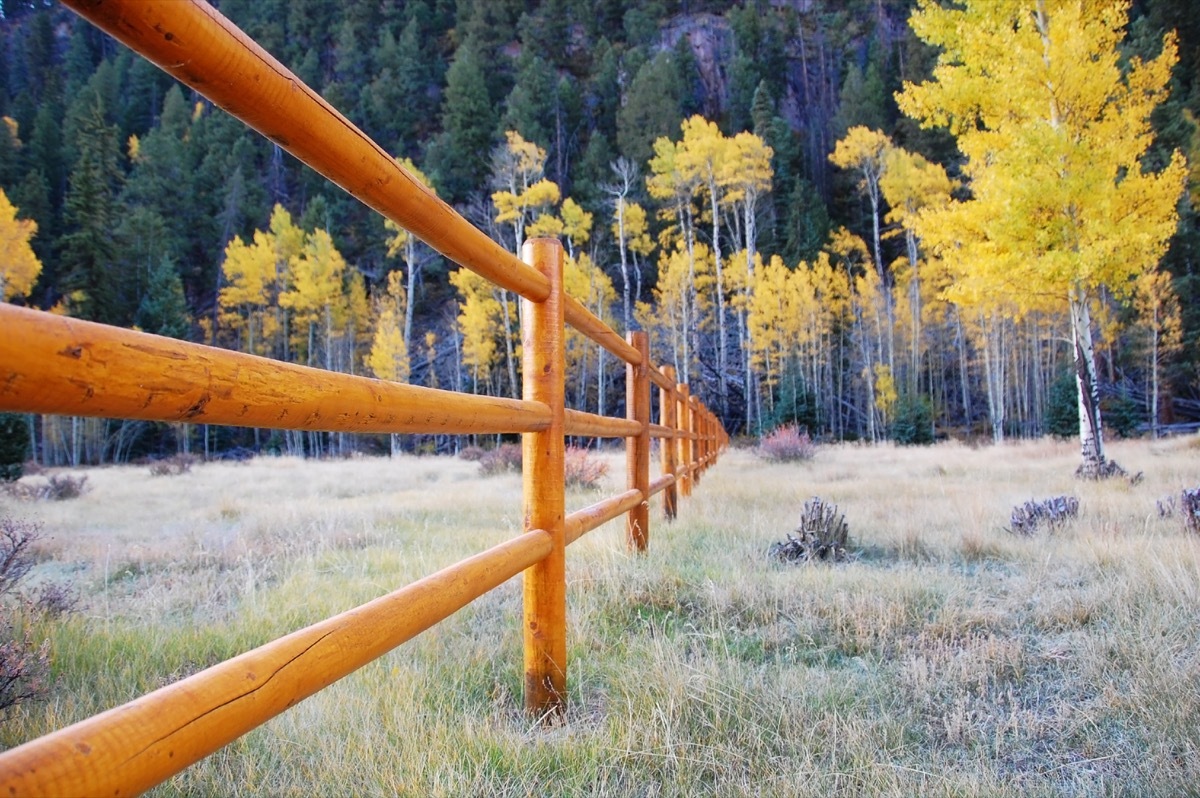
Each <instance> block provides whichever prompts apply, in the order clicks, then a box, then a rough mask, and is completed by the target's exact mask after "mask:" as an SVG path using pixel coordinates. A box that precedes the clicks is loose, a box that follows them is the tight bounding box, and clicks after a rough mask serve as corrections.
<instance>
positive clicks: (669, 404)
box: [658, 366, 679, 521]
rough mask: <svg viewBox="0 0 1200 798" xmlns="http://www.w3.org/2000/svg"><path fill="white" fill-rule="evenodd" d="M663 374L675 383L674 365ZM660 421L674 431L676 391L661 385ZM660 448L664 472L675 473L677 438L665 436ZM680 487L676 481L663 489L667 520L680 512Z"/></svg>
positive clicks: (659, 393)
mask: <svg viewBox="0 0 1200 798" xmlns="http://www.w3.org/2000/svg"><path fill="white" fill-rule="evenodd" d="M662 373H663V376H664V377H666V378H667V382H668V383H670V384H671V385H674V384H675V369H674V367H672V366H663V367H662ZM658 423H659V424H660V425H661V426H664V427H666V428H667V429H669V430H671V431H672V432H674V430H675V391H674V390H672V389H671V388H663V387H661V386H660V387H659V389H658ZM658 445H659V450H660V452H661V454H662V472H663V473H664V474H674V473H675V450H676V447H677V446H678V444H677V443H676V439H675V438H663V439H662V440H660V441H659V443H658ZM678 508H679V489H678V488H677V487H676V484H675V483H671V484H670V485H668V486H667V488H666V490H664V491H663V514H664V515H665V516H666V517H667V520H668V521H670V520H674V519H675V516H676V515H677V514H678V512H679V509H678Z"/></svg>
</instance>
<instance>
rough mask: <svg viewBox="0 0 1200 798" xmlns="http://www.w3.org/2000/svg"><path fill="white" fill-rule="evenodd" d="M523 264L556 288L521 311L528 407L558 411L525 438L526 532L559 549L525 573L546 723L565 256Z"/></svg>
mask: <svg viewBox="0 0 1200 798" xmlns="http://www.w3.org/2000/svg"><path fill="white" fill-rule="evenodd" d="M523 256H524V258H525V261H526V262H527V263H529V264H530V265H531V266H533V267H534V268H535V269H536V270H537V271H538V272H539V273H541V274H542V275H544V276H545V277H546V279H547V280H548V281H549V283H550V296H549V297H547V298H546V300H545V301H544V302H532V301H529V300H524V302H523V304H522V308H521V311H522V312H521V369H522V373H523V378H522V379H523V388H522V390H523V395H524V398H525V400H526V401H528V402H536V403H539V404H544V405H547V406H548V407H550V408H552V411H551V418H550V426H549V427H548V428H547V429H546V430H544V431H541V432H527V433H525V434H524V435H523V436H522V437H521V446H522V474H523V477H522V495H523V502H522V505H523V513H524V518H525V529H527V530H528V529H544V530H546V531H547V532H549V533H550V538H551V540H552V541H553V546H552V547H551V549H550V552H549V553H548V554H547V555H546V557H545V558H544V559H542V560H541V561H540V562H538V563H536V564H534V565H533V566H531V567H530V568H529V569H528V570H526V571H525V584H524V611H523V612H524V639H525V709H526V711H527V712H528V713H529V714H531V715H533V716H534V717H537V718H540V719H542V720H543V721H544V722H547V723H555V722H558V721H560V720H561V719H562V718H563V717H564V716H565V715H566V710H567V581H566V580H567V577H566V541H565V538H564V532H563V524H564V520H565V518H566V510H565V499H564V495H563V493H564V485H563V464H564V446H563V428H564V421H565V413H564V410H563V400H564V372H565V371H566V356H565V335H564V332H563V321H564V320H563V302H562V296H563V293H562V292H563V288H562V274H563V251H562V244H560V243H559V241H558V239H556V238H536V239H532V240H529V241H526V242H525V247H524V250H523Z"/></svg>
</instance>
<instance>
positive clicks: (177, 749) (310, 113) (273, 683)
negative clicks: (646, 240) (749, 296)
mask: <svg viewBox="0 0 1200 798" xmlns="http://www.w3.org/2000/svg"><path fill="white" fill-rule="evenodd" d="M64 2H65V3H66V5H68V6H70V7H71V8H72V9H73V10H75V11H76V12H77V13H78V14H80V15H81V16H83V17H84V18H86V19H88V20H89V21H91V22H92V23H93V24H95V25H97V26H98V27H100V28H101V29H103V30H104V31H106V32H107V33H109V34H110V35H112V36H113V37H115V38H116V39H118V40H119V41H121V42H123V43H124V44H126V45H127V46H129V47H130V48H131V49H133V50H135V51H137V52H139V53H141V54H142V55H144V56H145V57H146V58H148V59H150V60H151V61H153V62H154V63H155V64H157V65H158V66H159V67H161V68H162V69H164V70H165V71H167V72H168V73H170V74H171V75H173V76H174V77H176V78H177V79H179V80H180V81H182V82H183V83H185V84H187V85H189V86H191V87H192V88H193V89H195V90H196V91H198V92H200V93H201V94H203V95H205V96H206V97H208V98H209V99H211V100H212V101H213V102H214V103H216V104H217V105H219V106H221V107H222V108H224V109H225V110H226V111H228V112H229V113H231V114H233V115H234V116H236V117H238V118H240V119H241V120H242V121H244V122H245V123H246V124H247V125H249V126H250V127H252V128H254V129H255V130H258V131H259V132H260V133H262V134H263V135H265V136H267V137H268V138H270V139H271V140H272V141H274V142H276V143H277V144H279V145H280V146H281V147H283V148H285V149H287V150H289V151H290V152H291V153H292V154H293V155H295V156H296V157H298V158H300V159H301V160H302V161H304V162H305V163H307V164H308V165H309V166H311V167H312V168H314V169H315V170H317V171H318V172H320V173H322V174H323V175H325V176H326V177H327V178H329V179H330V180H332V181H333V182H335V183H337V184H338V185H340V186H341V187H342V188H344V189H345V190H346V191H348V192H350V193H351V194H352V195H354V196H355V197H358V198H359V199H360V200H362V201H363V202H365V203H366V204H367V205H369V206H371V207H372V208H374V209H375V210H377V211H379V212H380V213H382V214H383V215H384V216H386V217H387V218H389V219H391V220H393V221H395V222H397V223H398V224H400V225H401V226H403V227H405V228H407V229H408V230H410V231H412V232H413V233H414V234H416V235H417V236H418V237H420V238H421V239H423V240H424V241H426V242H427V243H428V244H430V245H431V246H432V247H434V248H435V249H437V250H438V251H439V252H441V253H442V254H443V255H445V256H446V257H448V258H449V259H451V260H452V261H454V262H456V263H458V264H460V265H462V266H465V267H466V268H469V269H471V270H473V271H475V272H477V273H478V274H480V275H482V276H484V277H486V278H488V279H489V280H490V281H491V282H493V283H494V284H495V285H497V286H499V287H501V288H504V289H506V290H510V291H513V292H515V293H517V294H519V295H520V296H521V297H522V313H521V317H522V328H521V336H522V352H523V354H522V358H523V359H522V372H523V375H524V377H523V397H522V399H520V400H515V399H503V398H494V397H483V396H474V395H465V394H458V393H454V392H448V391H440V390H435V389H431V388H422V387H418V386H412V385H405V384H400V383H391V382H384V381H380V380H374V379H369V378H365V377H357V376H352V375H347V374H337V373H332V372H327V371H321V370H318V369H313V368H308V367H304V366H298V365H294V364H290V363H282V362H278V361H273V360H268V359H265V358H261V357H255V356H253V355H247V354H242V353H238V352H230V351H226V350H222V349H215V348H211V347H206V346H201V345H199V344H193V343H187V342H183V341H177V340H174V339H169V338H161V337H158V336H154V335H147V334H145V333H140V332H135V331H130V330H123V329H118V328H115V327H108V326H105V325H101V324H94V323H91V322H87V321H81V320H78V319H71V318H67V317H61V316H54V315H50V314H47V313H42V312H39V311H34V310H28V309H24V308H18V307H14V306H11V305H4V304H0V330H2V331H3V334H2V335H0V410H3V411H12V412H22V413H47V414H64V415H75V416H97V417H106V418H124V419H142V420H150V421H174V422H178V421H183V422H192V423H205V424H227V425H234V426H246V427H264V428H272V429H290V430H322V431H334V432H360V433H457V434H470V433H522V446H523V464H522V470H523V485H524V489H523V494H524V495H523V515H524V519H525V521H524V528H525V531H524V532H523V533H522V534H521V535H518V536H517V537H515V538H513V539H511V540H509V541H507V542H505V543H502V544H500V545H498V546H495V547H494V548H491V549H488V550H487V551H484V552H482V553H480V554H477V555H475V556H473V557H470V558H468V559H466V560H463V561H462V562H459V563H456V564H454V565H451V566H449V567H447V568H444V569H442V570H441V571H438V572H437V573H435V574H432V575H430V576H427V577H425V578H424V579H421V580H419V581H417V582H414V583H413V584H411V585H408V586H407V587H403V588H401V589H399V590H397V591H395V592H393V593H389V594H388V595H385V596H382V597H380V598H377V599H375V600H374V601H371V602H369V603H367V604H364V605H362V606H360V607H356V608H354V609H351V610H348V611H346V612H344V613H342V614H340V615H336V616H334V617H332V618H329V619H327V620H325V621H321V622H319V623H317V624H314V625H312V626H310V627H308V628H305V629H301V630H299V631H297V632H293V633H292V634H290V635H287V636H286V637H282V638H280V639H278V640H275V641H272V642H270V643H267V644H265V645H263V646H261V647H259V648H257V649H254V650H253V651H249V652H247V653H245V654H242V655H240V656H237V657H235V658H233V659H230V660H228V661H226V662H223V663H221V664H218V665H216V666H214V667H211V668H209V669H207V670H205V671H202V672H200V673H197V674H195V675H193V676H190V677H188V678H186V679H183V680H181V681H179V682H176V683H174V684H171V685H168V686H166V687H163V688H162V689H160V690H156V691H155V692H153V693H150V694H148V695H145V696H143V697H141V698H138V699H136V700H134V701H131V702H129V703H128V704H125V705H123V706H120V707H116V708H114V709H111V710H109V711H107V712H104V713H101V714H100V715H96V716H94V717H92V718H89V719H87V720H84V721H81V722H79V723H76V724H75V725H73V726H70V727H68V728H65V729H62V730H60V731H57V732H54V733H52V734H49V735H46V736H45V737H41V738H39V739H37V740H33V741H31V742H29V743H26V744H24V745H22V746H20V747H18V748H15V749H13V750H11V751H8V752H6V753H4V754H2V755H0V793H3V794H6V795H38V794H42V795H99V794H106V795H130V794H136V793H138V792H141V791H143V790H145V789H147V788H148V787H151V786H153V785H155V784H158V783H159V782H161V781H163V780H165V779H167V778H169V777H170V776H172V775H174V774H175V773H178V772H179V771H181V770H183V769H184V768H186V767H187V766H188V765H190V764H192V763H194V762H196V761H198V760H199V759H201V758H203V757H205V756H207V755H208V754H210V753H212V752H213V751H215V750H217V749H218V748H220V747H222V746H224V745H226V744H228V743H229V742H231V741H233V740H235V739H237V738H238V737H240V736H241V735H243V734H245V733H246V732H248V731H250V730H251V729H253V728H255V727H257V726H259V725H261V724H263V723H265V722H266V721H267V720H269V719H270V718H272V717H274V716H275V715H277V714H279V713H280V712H282V711H284V710H285V709H288V708H289V707H291V706H293V705H295V704H296V703H298V702H299V701H301V700H302V699H304V698H306V697H308V696H310V695H312V694H313V693H315V692H317V691H318V690H321V689H322V688H324V687H326V686H328V685H329V684H331V683H333V682H334V681H337V680H338V679H340V678H342V677H343V676H345V675H347V674H349V673H351V672H352V671H354V670H356V669H357V668H360V667H362V666H363V665H365V664H367V663H369V662H371V661H373V660H374V659H376V658H378V657H380V656H381V655H383V654H385V653H387V652H388V651H390V650H392V649H393V648H395V647H396V646H398V645H400V644H401V643H403V642H405V641H406V640H409V639H410V638H412V637H413V636H415V635H417V634H419V633H420V632H422V631H424V630H425V629H427V628H429V627H430V626H432V625H434V624H436V623H438V622H440V621H441V620H443V619H445V618H447V617H448V616H450V615H451V614H453V613H454V612H456V611H457V610H459V609H461V608H462V607H464V606H465V605H467V604H468V603H470V602H471V601H473V600H475V599H476V598H478V597H479V596H482V595H483V594H484V593H486V592H488V591H490V590H492V589H493V588H495V587H497V586H498V585H500V584H502V583H504V582H505V581H507V580H508V579H510V578H512V577H513V576H515V575H516V574H518V573H521V572H522V571H524V573H525V577H524V619H523V629H524V652H525V653H524V658H525V663H524V664H525V706H526V709H527V710H528V711H529V712H531V713H533V714H535V715H536V716H537V717H539V718H542V719H544V720H551V721H552V720H555V719H557V718H559V717H561V716H562V714H563V713H564V712H565V709H566V676H567V656H566V650H567V649H566V579H565V549H566V546H568V545H569V544H571V543H572V542H574V541H575V540H578V539H579V537H581V536H582V535H584V534H585V533H587V532H588V531H590V530H592V529H595V528H596V527H598V526H600V525H601V524H603V523H605V522H607V521H610V520H613V519H615V518H618V517H620V516H621V515H625V517H626V523H625V528H626V540H627V542H628V545H629V547H630V548H631V549H632V550H635V551H637V552H644V551H646V548H647V546H648V545H649V542H650V513H649V500H650V497H652V496H654V495H656V494H659V493H661V494H662V495H663V499H664V510H665V514H666V516H667V517H668V518H673V517H674V516H675V513H676V506H677V497H678V496H679V495H682V496H688V495H690V493H691V489H692V485H693V484H695V483H697V482H699V479H700V475H701V473H702V472H703V471H704V470H705V469H706V468H707V467H709V466H710V465H712V464H713V463H714V462H715V461H716V458H717V455H718V453H719V452H720V451H721V450H722V449H723V448H724V447H725V446H726V445H727V444H728V437H727V435H726V433H725V430H724V429H723V428H722V426H721V424H720V422H719V421H718V419H717V418H716V417H715V416H714V415H713V414H712V413H711V412H709V411H708V410H707V409H706V408H705V407H704V405H703V404H702V403H700V402H699V401H697V399H696V397H695V396H691V395H689V391H688V386H686V385H677V384H676V383H675V375H674V372H673V370H672V369H671V368H670V367H663V368H661V369H660V368H655V367H654V366H653V365H652V363H651V358H650V352H649V350H648V345H647V339H646V335H645V334H644V333H640V332H634V333H630V334H629V336H628V339H627V340H625V339H622V338H621V337H620V336H619V335H617V334H616V333H615V332H614V331H613V330H612V329H611V328H609V327H608V326H607V325H606V324H605V323H604V322H602V321H601V320H600V319H598V318H596V317H595V316H593V315H592V314H591V313H590V312H589V311H588V310H586V309H585V308H584V307H583V306H582V305H581V304H579V302H577V301H576V300H574V299H572V298H571V297H569V296H567V295H566V294H565V293H564V292H563V288H562V270H563V256H562V247H561V245H560V244H559V242H558V241H557V240H555V239H536V240H532V241H528V242H526V244H525V248H524V251H523V257H522V259H517V258H516V257H515V256H513V255H512V254H511V253H509V252H507V251H506V250H504V249H502V248H501V247H500V246H499V245H498V244H496V243H495V242H493V241H492V240H491V239H489V238H488V237H487V236H486V235H484V234H483V233H481V232H480V231H479V230H477V229H475V228H474V227H473V226H472V225H470V224H469V223H468V222H467V221H466V220H464V219H463V218H462V217H461V216H459V215H458V214H457V213H455V212H454V210H453V209H451V208H450V207H449V206H448V205H446V204H445V203H444V202H442V201H441V200H439V199H438V198H437V197H435V196H434V195H433V194H432V193H430V192H429V191H427V190H426V189H425V188H424V187H423V186H422V185H421V184H420V183H419V182H418V181H416V180H415V179H414V178H413V177H412V176H411V175H409V174H408V173H407V172H405V171H404V170H403V169H402V168H401V167H399V166H398V165H397V164H396V162H395V161H394V160H393V159H392V157H391V156H390V155H389V154H388V153H387V152H385V151H384V150H383V149H382V148H381V147H379V146H378V145H377V144H376V143H375V142H373V141H371V139H369V138H368V137H367V136H366V135H364V134H363V133H362V132H361V131H360V130H358V129H357V128H356V127H355V126H354V125H353V124H351V123H350V122H349V121H348V120H346V119H345V117H343V116H342V115H341V114H339V113H338V112H337V111H336V110H335V109H333V108H332V107H331V106H330V105H329V104H328V103H326V102H325V101H324V100H323V99H321V97H320V96H319V95H317V94H316V92H314V91H312V89H310V88H309V87H308V86H306V85H305V84H304V83H303V82H302V81H300V80H299V79H298V78H297V77H296V76H295V75H293V74H292V73H291V72H290V71H289V70H288V69H287V68H285V67H284V66H283V65H282V64H280V63H279V62H278V61H277V60H275V59H274V58H273V57H272V56H271V55H270V54H269V53H267V52H266V51H264V50H263V49H262V48H261V47H259V46H258V45H257V44H256V43H255V42H254V41H252V40H251V39H249V38H248V37H247V36H246V35H245V34H244V33H242V32H241V31H240V30H238V29H237V28H236V27H235V26H234V25H232V24H231V23H230V22H229V21H228V20H226V19H225V18H223V17H222V16H221V15H220V14H219V13H218V12H217V11H216V10H214V9H213V8H212V7H211V6H209V5H207V4H206V3H203V2H196V1H193V0H189V1H188V2H181V1H180V0H106V1H105V2H97V1H96V0H64ZM484 155H485V154H483V153H481V154H480V157H484ZM565 324H570V325H571V326H573V327H574V328H575V329H576V330H578V331H580V332H581V333H583V334H584V335H586V336H588V337H589V338H591V339H592V340H593V341H595V342H597V343H598V344H600V345H601V346H603V347H604V348H605V349H606V350H608V351H609V352H611V353H612V354H614V355H615V356H616V357H618V358H620V359H621V360H622V361H624V362H625V364H626V408H627V414H626V415H627V417H626V418H611V417H606V416H599V415H594V414H591V413H584V412H579V411H575V410H568V409H566V408H565V407H564V406H563V402H564V395H563V394H564V392H563V382H564V370H565V366H564V340H565V332H564V330H565ZM652 386H655V387H657V389H658V399H659V402H658V404H659V418H658V422H657V423H654V421H653V420H652V419H651V417H650V414H651V407H652V402H651V390H652ZM567 435H574V436H592V437H612V438H624V439H625V442H626V444H625V445H626V452H627V456H626V460H627V468H626V472H627V485H626V487H627V489H626V490H625V491H624V492H623V493H621V494H619V495H617V496H613V497H611V498H608V499H605V500H603V501H600V502H598V503H596V504H594V505H592V506H590V507H587V508H585V509H582V510H579V511H577V512H573V513H570V514H568V513H567V512H566V508H565V506H564V486H563V481H564V477H563V465H564V464H563V459H564V437H565V436H567ZM652 438H658V439H661V445H660V450H661V472H660V475H659V476H658V477H657V478H654V479H651V473H650V454H651V448H650V442H651V439H652Z"/></svg>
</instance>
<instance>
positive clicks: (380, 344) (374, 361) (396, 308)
mask: <svg viewBox="0 0 1200 798" xmlns="http://www.w3.org/2000/svg"><path fill="white" fill-rule="evenodd" d="M405 302H406V297H405V295H404V282H403V275H401V273H400V272H391V273H389V274H388V280H387V288H386V290H385V291H382V292H380V295H379V296H377V297H376V298H375V325H374V332H373V334H372V338H371V349H370V351H369V352H368V353H367V356H366V359H365V362H366V366H367V368H368V369H370V370H371V373H372V374H374V375H375V376H376V377H378V378H379V379H381V380H391V381H393V382H408V377H409V369H410V367H409V361H408V347H407V346H406V345H405V343H404V330H403V326H404V305H405Z"/></svg>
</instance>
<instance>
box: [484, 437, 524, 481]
mask: <svg viewBox="0 0 1200 798" xmlns="http://www.w3.org/2000/svg"><path fill="white" fill-rule="evenodd" d="M520 470H521V445H520V444H519V443H502V444H500V445H499V446H497V447H496V448H494V449H490V450H488V451H487V452H485V453H484V455H483V457H481V458H479V473H480V474H482V475H483V476H485V477H490V476H494V475H496V474H508V473H512V472H513V471H520Z"/></svg>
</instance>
